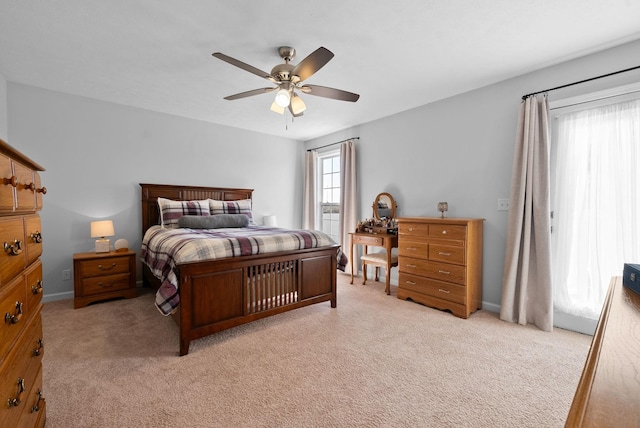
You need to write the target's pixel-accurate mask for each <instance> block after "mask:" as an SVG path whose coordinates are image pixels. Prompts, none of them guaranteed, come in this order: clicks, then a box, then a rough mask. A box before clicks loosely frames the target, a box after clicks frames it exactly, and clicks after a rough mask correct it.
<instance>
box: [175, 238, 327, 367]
mask: <svg viewBox="0 0 640 428" xmlns="http://www.w3.org/2000/svg"><path fill="white" fill-rule="evenodd" d="M337 248H338V247H337V246H333V247H324V248H320V249H313V250H304V251H301V252H296V253H276V254H270V255H268V256H250V257H240V258H233V259H224V260H216V261H210V262H199V263H189V264H184V265H180V266H179V280H180V288H179V290H180V311H179V317H178V318H179V327H180V355H186V354H187V353H188V352H189V344H190V342H191V341H192V340H195V339H199V338H201V337H205V336H208V335H210V334H212V333H216V332H219V331H221V330H225V329H228V328H231V327H235V326H238V325H241V324H245V323H248V322H251V321H255V320H257V319H260V318H264V317H268V316H271V315H275V314H279V313H282V312H286V311H289V310H292V309H296V308H300V307H303V306H307V305H312V304H314V303H319V302H324V301H330V302H331V307H332V308H335V307H336V303H337V300H336V268H337V266H336V264H337V261H336V251H337Z"/></svg>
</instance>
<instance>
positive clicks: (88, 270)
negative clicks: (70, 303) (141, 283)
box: [73, 250, 138, 309]
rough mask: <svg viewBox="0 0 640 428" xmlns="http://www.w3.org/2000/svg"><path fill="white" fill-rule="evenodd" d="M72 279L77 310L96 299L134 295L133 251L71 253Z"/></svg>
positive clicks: (134, 270)
mask: <svg viewBox="0 0 640 428" xmlns="http://www.w3.org/2000/svg"><path fill="white" fill-rule="evenodd" d="M73 279H74V290H75V298H74V307H75V308H76V309H77V308H82V307H85V306H87V305H88V304H89V303H93V302H97V301H99V300H107V299H113V298H117V297H125V298H132V297H137V296H138V291H137V290H136V253H135V252H134V251H131V250H127V251H123V252H115V251H111V252H109V253H77V254H74V255H73Z"/></svg>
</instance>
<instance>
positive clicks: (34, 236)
mask: <svg viewBox="0 0 640 428" xmlns="http://www.w3.org/2000/svg"><path fill="white" fill-rule="evenodd" d="M29 237H30V238H31V240H32V241H33V242H35V243H36V244H41V243H42V233H40V231H39V230H36V231H35V232H33V233H32V234H31V235H29Z"/></svg>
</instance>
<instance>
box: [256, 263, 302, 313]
mask: <svg viewBox="0 0 640 428" xmlns="http://www.w3.org/2000/svg"><path fill="white" fill-rule="evenodd" d="M297 276H298V263H297V260H287V261H280V262H274V263H264V264H258V265H254V266H248V267H247V290H246V293H245V296H246V307H247V313H248V314H255V313H259V312H263V311H267V310H270V309H274V308H278V307H281V306H286V305H290V304H292V303H295V302H298V301H299V299H298V287H297Z"/></svg>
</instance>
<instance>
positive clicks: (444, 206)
mask: <svg viewBox="0 0 640 428" xmlns="http://www.w3.org/2000/svg"><path fill="white" fill-rule="evenodd" d="M448 210H449V204H448V203H446V202H438V211H440V213H441V214H442V217H441V218H444V213H445V212H446V211H448Z"/></svg>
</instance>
